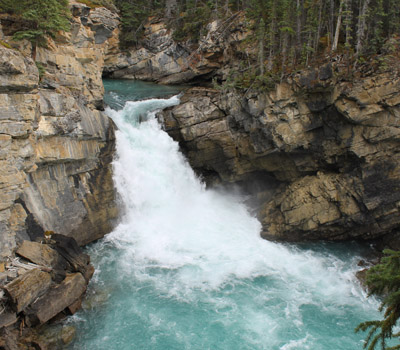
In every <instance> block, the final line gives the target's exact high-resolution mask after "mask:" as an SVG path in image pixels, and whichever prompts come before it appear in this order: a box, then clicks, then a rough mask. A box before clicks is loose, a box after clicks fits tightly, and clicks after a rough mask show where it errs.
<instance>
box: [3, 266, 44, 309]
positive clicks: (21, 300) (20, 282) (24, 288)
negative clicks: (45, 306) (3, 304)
mask: <svg viewBox="0 0 400 350" xmlns="http://www.w3.org/2000/svg"><path fill="white" fill-rule="evenodd" d="M50 285H51V277H50V274H49V273H47V272H43V271H40V270H39V269H33V270H30V271H28V272H27V273H25V274H24V275H22V276H19V277H17V278H15V279H14V280H13V281H12V282H10V283H8V284H7V285H5V286H4V290H5V291H6V294H7V295H8V297H9V299H10V301H11V302H12V306H13V308H14V309H15V311H16V312H17V313H19V312H21V311H23V310H25V308H26V307H27V306H28V305H29V304H31V303H32V302H34V301H35V299H36V298H38V297H39V296H41V295H43V294H44V293H45V292H46V291H47V290H48V289H49V288H50Z"/></svg>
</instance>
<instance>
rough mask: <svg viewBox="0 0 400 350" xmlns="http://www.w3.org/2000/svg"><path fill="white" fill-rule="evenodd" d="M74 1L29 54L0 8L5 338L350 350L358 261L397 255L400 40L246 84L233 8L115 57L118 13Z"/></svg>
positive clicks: (245, 56)
mask: <svg viewBox="0 0 400 350" xmlns="http://www.w3.org/2000/svg"><path fill="white" fill-rule="evenodd" d="M106 2H107V1H106ZM95 3H97V2H95ZM107 3H108V2H107ZM115 3H116V4H117V3H118V2H115ZM69 9H70V12H71V16H70V17H68V21H69V22H70V25H71V30H70V31H68V32H65V31H58V32H57V34H56V35H55V36H54V38H50V37H49V38H48V40H47V44H46V45H45V47H41V46H38V47H37V48H33V46H32V43H30V42H29V41H28V40H22V41H16V40H14V37H13V34H14V33H15V32H16V31H17V30H18V28H19V26H21V23H20V22H18V20H17V19H16V17H15V16H13V15H12V14H10V13H1V14H0V21H1V22H0V23H1V28H0V29H1V30H0V193H1V194H0V234H1V245H0V286H1V290H0V307H1V308H2V310H3V311H2V312H1V313H0V316H1V314H3V313H4V315H6V316H7V317H5V316H4V315H3V316H1V317H0V332H1V336H2V337H3V338H4V340H3V339H0V349H6V350H15V349H24V350H27V349H32V348H35V349H42V350H44V349H47V348H49V349H51V347H53V348H69V349H88V350H92V349H103V348H104V349H105V348H112V349H116V350H117V349H118V350H123V349H131V348H132V346H133V345H136V346H138V347H139V348H141V349H160V350H161V349H175V348H176V349H199V350H200V349H219V348H220V349H234V348H238V349H268V350H275V349H276V350H278V349H279V350H289V349H321V350H336V349H339V348H340V349H344V350H356V347H357V346H358V345H360V344H361V345H360V348H361V346H362V343H361V341H362V339H363V336H362V335H360V334H357V335H355V334H353V329H354V328H355V327H356V326H357V324H358V323H360V322H362V321H364V320H366V319H371V318H379V317H380V316H379V314H378V312H377V311H376V310H377V308H378V304H379V303H378V300H377V299H374V298H370V299H366V292H365V290H364V289H363V288H362V287H361V285H360V283H359V282H358V281H357V279H356V277H355V274H356V272H357V271H360V270H362V269H363V268H365V266H366V265H369V262H367V263H366V262H365V261H363V262H361V263H360V266H357V263H359V262H360V260H361V259H365V260H368V259H369V258H371V256H373V255H374V254H375V251H374V250H373V249H372V248H371V247H374V249H376V250H378V251H381V250H382V249H383V248H391V249H399V248H400V240H399V239H400V215H399V211H400V74H399V72H400V65H399V58H398V55H397V53H398V52H400V42H399V40H398V38H397V37H395V36H393V39H390V40H392V41H390V47H391V50H392V51H390V52H391V53H390V54H386V53H385V52H383V53H380V55H381V56H379V55H377V58H374V60H371V62H361V60H360V62H357V64H358V66H357V69H354V70H353V69H352V70H351V73H350V66H349V63H348V58H347V63H346V57H345V55H344V54H337V55H332V54H330V56H329V57H328V55H326V56H325V57H324V59H323V60H321V62H320V63H317V64H316V63H314V64H313V65H311V64H309V65H308V66H304V67H302V69H297V70H293V71H291V72H290V73H287V74H282V75H281V76H280V77H279V79H277V78H276V76H274V77H272V76H271V77H268V78H265V75H264V76H263V77H264V78H263V79H264V80H262V81H261V80H257V79H254V80H251V79H250V78H249V79H250V80H249V81H247V80H246V79H248V76H249V75H250V73H248V71H249V70H250V69H251V67H252V66H254V65H257V64H258V63H257V60H258V58H257V57H258V56H259V55H260V52H259V48H258V46H257V45H256V44H255V43H254V41H252V40H253V39H254V37H257V36H258V35H259V34H258V32H257V31H255V30H254V29H251V26H250V25H249V23H248V22H249V20H248V18H247V17H246V13H245V11H237V12H233V13H229V15H226V16H225V17H224V18H223V19H214V18H213V19H209V21H208V22H209V23H208V24H207V25H205V26H204V28H202V30H201V31H200V32H199V33H197V34H198V41H197V42H194V41H193V40H189V39H187V40H178V39H177V35H176V32H178V29H177V28H175V29H174V28H172V27H171V23H170V22H168V20H167V19H166V18H164V17H163V16H161V15H156V16H151V17H149V18H146V20H145V21H143V23H142V24H141V25H140V27H139V28H138V30H139V29H140V30H141V31H142V33H143V35H142V36H141V37H140V38H139V39H137V40H136V43H135V45H134V46H131V47H128V48H126V47H122V46H123V45H122V44H121V42H120V40H121V38H122V36H121V30H122V29H123V26H124V23H125V22H124V18H123V17H121V16H123V14H121V12H118V11H117V9H116V7H115V6H114V5H112V6H111V5H110V6H107V8H106V7H102V6H100V5H93V3H92V2H90V1H75V0H71V1H69ZM227 13H228V12H227ZM184 15H185V13H183V15H182V16H184ZM319 44H320V45H321V46H323V45H324V42H321V43H319ZM33 53H34V54H33ZM382 57H383V58H382ZM265 61H266V60H265ZM255 62H256V63H255ZM246 74H247V75H246ZM263 74H264V73H263ZM103 79H106V80H104V84H105V85H106V95H105V96H104V93H105V90H104V87H103ZM139 81H141V82H139ZM152 83H158V84H161V85H155V84H152ZM163 84H165V85H163ZM257 84H259V85H257ZM105 102H106V103H105ZM261 238H263V239H261ZM92 242H95V243H93V244H90V245H89V246H87V245H88V244H89V243H92ZM78 245H79V246H87V247H86V248H84V251H82V250H81V248H79V247H78ZM87 254H89V255H90V256H91V258H89V256H88V255H87ZM91 261H92V262H91ZM32 264H34V265H32ZM29 266H31V267H29ZM32 266H33V268H34V269H33V270H31V268H32ZM94 269H95V271H94ZM32 271H33V272H32ZM93 273H94V278H93V280H92V282H90V283H89V280H90V279H91V278H92V276H93ZM71 281H72V282H71ZM24 284H25V285H28V287H21V286H23V285H24ZM32 286H33V287H32ZM20 288H22V289H21V291H22V292H18V290H19V289H20ZM23 288H27V289H26V290H24V289H23ZM87 288H88V292H87V296H86V297H85V298H84V293H85V292H86V289H87ZM56 290H58V291H59V294H57V293H56V292H55V291H56ZM61 294H63V297H60V295H61ZM66 295H70V297H66ZM46 298H47V300H48V305H51V307H48V308H47V307H46V306H45V303H46ZM55 299H59V300H60V302H59V303H56V302H54V303H53V302H52V300H55ZM82 303H83V310H82V311H78V310H80V308H81V304H82ZM44 310H46V311H44ZM61 315H63V316H65V315H69V316H70V317H69V318H67V319H66V321H65V320H64V321H61V323H57V322H55V324H56V328H57V327H60V325H61V327H64V328H65V327H67V328H66V329H70V330H71V334H72V335H71V336H65V339H66V340H65V339H64V338H63V335H62V334H64V333H65V332H64V333H62V331H60V329H59V330H58V331H57V332H58V333H57V332H56V333H57V335H56V336H55V338H56V340H54V339H55V338H52V340H51V341H46V340H44V338H46V336H43V334H40V335H37V334H34V333H31V332H30V331H28V330H27V331H26V334H25V335H24V334H23V331H22V330H23V329H24V328H26V329H29V327H31V328H32V329H35V327H36V326H37V325H42V324H47V323H49V321H50V323H52V320H53V321H54V320H55V319H56V318H57V317H60V316H61ZM71 315H73V316H71ZM327 320H330V321H327ZM53 323H54V322H53ZM57 325H58V326H57ZM39 328H40V327H39ZM19 330H20V335H18V332H19ZM39 333H40V332H39ZM39 333H38V334H39ZM75 333H76V336H75V340H74V341H72V343H71V340H72V338H73V337H74V334H75ZM32 334H33V335H32ZM46 334H48V333H46ZM43 337H44V338H43ZM221 337H222V340H221Z"/></svg>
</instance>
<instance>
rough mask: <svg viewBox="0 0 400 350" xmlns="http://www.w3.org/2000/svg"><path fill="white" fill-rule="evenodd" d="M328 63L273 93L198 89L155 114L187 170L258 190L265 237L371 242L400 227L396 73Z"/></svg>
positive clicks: (399, 94)
mask: <svg viewBox="0 0 400 350" xmlns="http://www.w3.org/2000/svg"><path fill="white" fill-rule="evenodd" d="M334 70H335V69H333V67H332V65H331V64H327V65H325V66H322V67H320V68H319V69H314V70H310V71H308V72H303V73H302V74H296V75H294V76H293V77H292V78H290V79H288V80H287V81H285V82H283V83H280V84H278V85H277V86H276V88H275V89H274V90H272V91H270V92H258V93H255V92H253V93H252V92H248V93H246V94H238V93H237V92H232V91H230V92H229V91H218V90H215V89H206V88H203V89H201V88H200V89H199V88H193V89H191V90H189V91H187V93H186V94H185V95H184V96H183V98H182V103H181V104H180V105H179V106H176V107H173V108H170V109H168V110H166V111H164V112H163V113H161V114H160V115H159V118H160V119H161V121H162V122H163V123H164V127H165V129H166V131H167V132H169V133H170V135H171V136H172V137H173V138H174V139H176V140H177V141H178V142H180V144H181V147H182V150H183V152H184V153H185V154H186V155H187V157H188V159H189V162H190V164H191V165H192V166H193V168H194V169H195V170H196V171H197V172H198V173H199V174H201V175H202V176H203V177H204V178H205V179H206V180H208V181H209V182H213V183H218V182H219V183H225V184H226V183H236V184H241V185H242V186H244V187H245V188H246V189H247V190H248V191H249V192H250V193H252V194H253V199H254V200H255V201H256V202H257V212H258V216H259V218H260V220H261V222H262V225H263V232H262V236H263V237H265V238H268V239H276V240H284V241H301V240H318V239H326V240H348V239H363V240H368V239H375V238H378V237H383V236H386V235H388V234H389V235H393V234H395V233H396V232H397V233H398V232H399V227H400V215H399V211H400V191H399V190H400V77H399V74H398V73H396V72H394V71H393V70H391V71H389V72H386V73H385V72H383V73H380V74H377V73H376V74H375V73H374V74H371V75H365V76H363V77H360V78H358V79H357V78H355V79H352V80H351V81H345V80H342V79H340V78H338V77H337V74H336V73H335V71H334Z"/></svg>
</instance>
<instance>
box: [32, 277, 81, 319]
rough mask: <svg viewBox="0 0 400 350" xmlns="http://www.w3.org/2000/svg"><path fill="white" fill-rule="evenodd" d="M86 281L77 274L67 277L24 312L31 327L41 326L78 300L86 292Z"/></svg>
mask: <svg viewBox="0 0 400 350" xmlns="http://www.w3.org/2000/svg"><path fill="white" fill-rule="evenodd" d="M86 286H87V284H86V281H85V279H84V278H83V276H82V274H81V273H79V272H77V273H74V274H70V275H68V276H67V277H66V278H65V279H64V281H63V282H62V283H61V284H59V285H57V286H55V287H53V288H52V289H51V290H49V292H48V293H46V295H43V296H42V297H41V298H39V299H38V300H36V301H35V302H34V303H33V304H32V305H31V306H30V308H29V310H27V311H26V314H27V317H28V320H29V322H30V323H31V324H32V325H35V324H43V323H45V322H47V321H49V320H50V319H51V318H53V317H54V316H56V315H57V314H59V313H60V312H62V311H63V310H64V309H65V308H67V307H68V306H70V305H71V304H73V303H74V302H75V301H76V300H78V299H79V298H80V297H81V296H82V294H83V293H84V292H85V291H86Z"/></svg>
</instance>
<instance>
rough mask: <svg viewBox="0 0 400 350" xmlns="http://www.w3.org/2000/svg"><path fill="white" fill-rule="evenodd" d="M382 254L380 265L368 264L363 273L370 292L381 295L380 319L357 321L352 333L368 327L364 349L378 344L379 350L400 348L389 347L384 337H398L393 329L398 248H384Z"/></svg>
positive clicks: (397, 314) (399, 284)
mask: <svg viewBox="0 0 400 350" xmlns="http://www.w3.org/2000/svg"><path fill="white" fill-rule="evenodd" d="M384 254H385V255H386V256H385V257H384V258H382V261H381V263H380V264H378V265H376V266H374V267H372V268H371V269H370V270H369V271H368V274H367V285H368V287H369V288H370V295H371V294H375V293H376V294H378V295H383V300H382V302H381V305H380V307H379V311H383V310H385V311H384V314H383V317H384V318H383V320H375V321H367V322H363V323H361V324H359V325H358V326H357V328H356V329H355V331H356V332H359V331H366V330H369V332H368V334H367V337H366V340H365V343H364V348H365V349H368V350H374V349H376V347H377V346H378V344H379V343H380V345H381V347H380V348H381V349H382V350H395V349H400V344H399V345H394V346H389V345H387V340H388V339H392V338H399V337H400V332H398V333H394V332H393V328H394V327H395V326H396V324H397V321H398V320H399V318H400V251H393V250H384Z"/></svg>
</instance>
